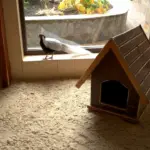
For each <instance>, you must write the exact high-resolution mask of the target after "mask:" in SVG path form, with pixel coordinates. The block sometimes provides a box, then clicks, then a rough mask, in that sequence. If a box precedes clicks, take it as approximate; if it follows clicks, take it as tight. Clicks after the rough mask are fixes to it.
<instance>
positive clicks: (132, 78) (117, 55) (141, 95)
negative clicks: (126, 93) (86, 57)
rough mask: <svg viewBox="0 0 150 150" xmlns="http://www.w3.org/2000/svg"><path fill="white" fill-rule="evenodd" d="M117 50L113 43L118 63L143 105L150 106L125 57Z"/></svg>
mask: <svg viewBox="0 0 150 150" xmlns="http://www.w3.org/2000/svg"><path fill="white" fill-rule="evenodd" d="M117 49H118V48H117V46H116V45H115V43H113V44H112V51H113V52H114V54H115V55H116V57H117V58H118V61H119V62H120V64H121V66H122V68H123V69H124V71H125V72H126V74H127V76H128V77H129V80H130V82H131V83H132V84H133V86H134V88H135V89H136V91H137V93H138V94H139V95H140V97H141V99H140V100H141V103H143V104H148V103H149V101H148V99H147V97H146V96H145V95H144V93H143V92H142V91H141V89H140V84H139V83H138V81H137V80H136V78H135V76H134V75H133V74H132V73H131V72H130V70H129V66H128V64H127V62H126V61H125V60H124V59H123V57H121V55H120V53H119V51H118V50H117Z"/></svg>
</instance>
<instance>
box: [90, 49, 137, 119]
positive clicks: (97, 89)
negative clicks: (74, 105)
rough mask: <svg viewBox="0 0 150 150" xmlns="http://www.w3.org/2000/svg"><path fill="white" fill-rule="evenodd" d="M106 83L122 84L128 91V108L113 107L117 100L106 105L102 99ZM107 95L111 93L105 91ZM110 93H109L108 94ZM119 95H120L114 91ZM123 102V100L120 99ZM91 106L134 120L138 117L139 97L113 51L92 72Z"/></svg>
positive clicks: (111, 100)
mask: <svg viewBox="0 0 150 150" xmlns="http://www.w3.org/2000/svg"><path fill="white" fill-rule="evenodd" d="M105 81H116V83H117V82H119V83H120V84H122V86H124V87H125V88H126V89H127V90H128V96H127V107H126V108H119V107H118V106H115V105H111V103H113V101H115V99H113V97H112V99H110V100H109V101H110V104H106V103H105V102H104V101H103V99H102V94H103V93H102V91H103V90H102V84H103V83H104V82H105ZM103 92H104V91H103ZM105 92H106V94H110V93H109V91H105ZM107 92H108V93H107ZM114 92H115V93H114V94H116V96H117V95H119V94H120V93H119V92H118V91H114ZM120 101H122V99H120ZM119 103H120V102H119ZM91 106H94V107H96V108H101V109H104V110H108V111H111V112H114V113H119V114H124V115H127V116H129V117H132V118H136V117H137V115H138V106H139V95H138V94H137V92H136V91H135V89H134V88H133V86H132V84H131V82H130V80H129V79H128V77H127V75H126V73H125V72H124V70H123V68H122V67H121V65H120V63H119V62H118V60H117V58H116V56H115V55H114V54H113V52H112V51H109V52H108V53H107V54H106V56H105V57H104V58H103V59H102V60H101V62H100V64H99V65H97V67H96V68H95V70H94V71H93V72H92V80H91Z"/></svg>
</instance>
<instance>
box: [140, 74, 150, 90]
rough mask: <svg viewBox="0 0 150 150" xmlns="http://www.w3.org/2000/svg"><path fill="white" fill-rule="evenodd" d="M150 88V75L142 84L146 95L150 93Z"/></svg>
mask: <svg viewBox="0 0 150 150" xmlns="http://www.w3.org/2000/svg"><path fill="white" fill-rule="evenodd" d="M149 87H150V73H149V74H148V76H147V77H146V78H145V80H143V82H142V83H141V88H142V91H143V92H144V93H146V92H147V91H148V89H149Z"/></svg>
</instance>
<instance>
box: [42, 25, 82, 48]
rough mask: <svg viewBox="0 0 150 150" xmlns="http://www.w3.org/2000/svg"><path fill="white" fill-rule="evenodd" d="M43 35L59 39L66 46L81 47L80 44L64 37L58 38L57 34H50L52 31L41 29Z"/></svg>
mask: <svg viewBox="0 0 150 150" xmlns="http://www.w3.org/2000/svg"><path fill="white" fill-rule="evenodd" d="M41 34H44V35H45V36H46V37H51V38H54V39H57V40H59V41H60V42H62V43H64V44H69V45H76V46H80V44H78V43H76V42H74V41H71V40H68V39H65V38H62V37H60V36H58V35H57V34H54V33H52V32H50V31H48V30H46V29H44V28H42V27H41Z"/></svg>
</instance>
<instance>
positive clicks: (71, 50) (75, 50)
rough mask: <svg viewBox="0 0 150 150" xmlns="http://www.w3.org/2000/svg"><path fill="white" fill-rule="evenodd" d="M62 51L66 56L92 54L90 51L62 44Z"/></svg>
mask: <svg viewBox="0 0 150 150" xmlns="http://www.w3.org/2000/svg"><path fill="white" fill-rule="evenodd" d="M63 51H64V52H66V53H68V54H79V55H87V54H88V55H90V54H92V53H91V52H90V51H88V50H86V49H84V48H82V47H80V46H75V45H68V44H64V48H63Z"/></svg>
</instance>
